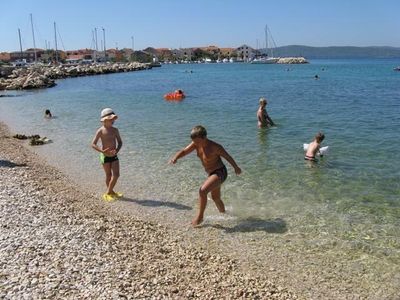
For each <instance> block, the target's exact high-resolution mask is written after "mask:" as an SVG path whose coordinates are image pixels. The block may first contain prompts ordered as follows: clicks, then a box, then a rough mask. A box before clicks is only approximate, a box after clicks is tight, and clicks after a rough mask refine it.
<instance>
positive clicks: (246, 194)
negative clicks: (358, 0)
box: [0, 60, 400, 260]
mask: <svg viewBox="0 0 400 300" xmlns="http://www.w3.org/2000/svg"><path fill="white" fill-rule="evenodd" d="M399 64H400V61H399V60H397V61H396V60H312V61H311V63H310V64H307V65H251V64H245V63H234V64H190V65H189V64H182V65H163V66H162V67H161V68H154V69H152V70H147V71H140V72H131V73H119V74H108V75H101V76H92V77H80V78H71V79H65V80H59V81H58V82H57V83H58V85H57V86H56V87H54V88H50V89H44V90H37V91H28V92H9V93H8V94H10V93H11V94H18V95H20V97H10V98H8V97H3V98H0V105H1V110H0V118H1V120H4V121H5V122H7V123H8V124H10V125H11V127H12V129H13V130H14V131H18V132H20V133H24V134H27V135H28V134H40V135H42V136H47V137H48V138H50V139H51V140H52V141H53V143H51V144H49V145H46V146H43V147H41V148H39V147H38V148H35V149H37V151H38V152H39V154H41V155H43V156H44V157H46V158H47V159H48V160H49V161H50V162H51V163H53V164H55V165H56V166H59V167H61V168H62V169H64V170H66V172H67V173H68V174H69V175H70V176H71V178H73V179H74V180H75V181H77V182H80V184H82V185H83V186H88V187H89V186H91V187H93V189H95V190H97V191H98V195H99V196H100V195H101V193H102V191H104V189H105V188H104V186H103V185H104V183H103V181H104V174H103V171H102V169H101V166H100V163H99V159H98V154H97V153H96V152H95V151H93V150H92V149H91V148H90V142H91V140H92V138H93V136H94V134H95V132H96V130H97V128H98V127H99V126H100V125H101V124H100V120H99V119H100V111H101V110H102V109H103V108H105V107H111V108H112V109H113V110H114V111H115V113H116V114H117V115H118V120H117V121H116V123H115V126H116V127H118V128H119V130H120V133H121V137H122V139H123V143H124V144H123V148H122V150H121V152H120V154H119V157H120V164H121V178H120V181H119V184H118V186H117V187H118V189H117V190H120V191H123V192H124V193H125V195H126V197H128V198H129V199H134V201H136V203H138V204H144V205H146V204H149V206H152V204H155V203H165V204H168V205H166V206H165V207H167V208H168V209H169V210H170V211H171V212H172V215H169V216H168V217H169V218H174V216H175V219H177V220H181V219H183V220H182V222H185V223H186V222H187V221H188V220H187V219H186V216H185V217H184V218H181V217H179V216H180V213H181V210H180V208H183V210H185V209H186V208H187V209H190V208H192V207H194V208H195V203H196V201H197V193H198V188H199V187H200V185H201V183H202V182H203V180H204V179H205V178H206V174H205V172H204V170H203V168H202V166H201V164H200V162H199V161H198V158H197V157H196V155H195V154H191V155H188V156H187V157H185V158H183V159H181V160H179V161H178V163H177V164H176V165H173V166H172V165H169V164H168V161H169V159H170V158H171V157H172V156H173V155H174V154H175V153H176V151H178V150H180V149H181V148H183V147H185V146H186V145H187V144H189V143H190V137H189V135H190V130H191V128H192V127H194V126H195V125H199V124H201V125H203V126H205V127H206V129H207V131H208V137H209V138H210V139H212V140H214V141H216V142H218V143H220V144H221V145H223V146H224V148H225V149H226V150H227V151H228V152H229V153H230V154H231V156H232V157H233V158H234V159H235V161H236V162H237V163H238V165H239V166H240V167H241V168H242V171H243V173H242V174H241V175H240V176H236V175H235V174H234V171H233V168H231V166H230V165H229V164H228V163H227V166H228V172H229V177H228V179H227V181H226V182H225V183H224V185H223V187H222V197H223V200H224V201H225V204H226V206H227V208H228V211H229V217H227V219H228V220H230V221H232V220H234V221H233V222H235V220H237V222H240V220H281V221H282V222H284V228H283V230H291V231H292V232H301V233H302V234H307V233H310V234H315V235H320V234H326V235H332V236H335V238H336V239H337V240H338V241H343V242H346V241H353V240H358V241H368V242H369V243H370V245H369V247H370V249H374V250H376V251H378V252H379V251H386V254H387V253H389V254H390V255H394V257H395V258H396V259H397V260H399V257H400V254H399V250H400V234H399V230H398V228H399V225H400V221H399V220H400V151H399V148H400V143H399V139H400V133H399V127H400V73H399V72H395V71H393V67H394V66H396V65H399ZM315 75H318V76H319V79H315ZM178 88H179V89H183V90H184V91H185V93H186V95H187V97H186V98H185V99H184V100H183V101H182V102H168V101H165V100H164V99H163V95H164V94H165V93H167V92H171V91H173V90H175V89H178ZM261 96H263V97H266V98H267V99H268V105H267V111H268V113H269V115H270V117H271V118H272V119H273V121H274V122H275V123H276V126H275V127H271V128H267V129H258V128H257V119H256V112H257V109H258V99H259V97H261ZM45 109H50V110H51V112H52V113H53V115H55V116H56V118H54V119H51V120H46V119H44V118H43V115H44V110H45ZM318 131H323V132H324V133H325V136H326V137H325V140H324V141H323V144H322V145H323V146H326V145H328V146H329V150H330V151H329V154H328V155H326V156H325V157H323V158H322V159H320V160H319V162H318V163H315V164H313V163H309V162H306V161H304V159H303V157H304V152H303V143H309V142H310V141H312V139H313V137H314V135H315V134H316V133H317V132H318ZM128 204H129V203H128V202H127V203H126V205H128ZM156 206H157V205H156ZM210 206H211V205H210ZM165 207H164V206H162V205H159V206H158V207H156V210H158V211H162V210H163V209H164V208H165ZM194 213H195V212H194V211H191V212H190V213H189V214H190V215H193V214H194ZM206 216H207V218H208V219H207V220H208V221H209V222H213V220H215V221H220V219H219V217H218V213H217V211H216V210H215V209H214V208H210V207H209V208H208V209H207V212H206ZM253 225H254V226H257V222H254V224H253ZM250 226H252V225H251V224H250Z"/></svg>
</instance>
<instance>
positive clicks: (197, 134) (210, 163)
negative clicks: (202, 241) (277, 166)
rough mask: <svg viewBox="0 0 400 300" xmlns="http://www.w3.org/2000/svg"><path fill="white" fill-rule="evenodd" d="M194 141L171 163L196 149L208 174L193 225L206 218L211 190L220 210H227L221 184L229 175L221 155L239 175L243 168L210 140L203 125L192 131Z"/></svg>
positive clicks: (201, 188)
mask: <svg viewBox="0 0 400 300" xmlns="http://www.w3.org/2000/svg"><path fill="white" fill-rule="evenodd" d="M190 138H191V139H192V142H191V143H190V144H189V145H188V146H186V148H184V149H182V150H180V151H178V152H177V153H176V154H175V156H174V157H173V158H172V159H171V161H170V163H172V164H175V163H176V162H177V160H178V159H179V158H182V157H184V156H186V155H188V154H189V153H191V152H193V151H194V150H196V152H197V156H198V157H199V158H200V161H201V163H202V164H203V167H204V169H205V171H206V172H207V174H208V177H207V179H206V180H205V181H204V183H203V185H202V186H201V187H200V190H199V212H198V214H197V216H196V217H195V218H194V219H193V221H192V224H193V226H196V225H199V224H200V223H201V222H202V221H203V218H204V211H205V209H206V205H207V194H208V193H210V192H211V197H212V199H213V200H214V202H215V205H216V206H217V208H218V210H219V212H221V213H224V212H225V205H224V203H223V202H222V200H221V184H222V183H223V182H224V181H225V179H226V178H227V176H228V172H227V170H226V167H225V165H224V164H223V162H222V160H221V157H223V158H224V159H226V160H227V161H228V162H229V163H230V164H231V165H232V167H233V168H234V169H235V173H236V174H237V175H239V174H240V173H241V172H242V170H241V169H240V168H239V167H238V165H237V164H236V162H235V161H234V160H233V158H232V157H231V156H230V155H229V154H228V153H227V152H226V151H225V149H224V147H222V146H221V145H219V144H217V143H215V142H213V141H211V140H209V139H208V138H207V131H206V129H205V128H204V127H203V126H196V127H194V128H193V129H192V131H191V133H190Z"/></svg>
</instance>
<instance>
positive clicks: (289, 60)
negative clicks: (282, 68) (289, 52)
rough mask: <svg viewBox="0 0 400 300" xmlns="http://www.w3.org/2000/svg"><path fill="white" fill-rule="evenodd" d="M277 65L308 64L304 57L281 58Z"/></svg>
mask: <svg viewBox="0 0 400 300" xmlns="http://www.w3.org/2000/svg"><path fill="white" fill-rule="evenodd" d="M277 64H308V61H307V60H306V59H305V58H304V57H281V58H279V60H278V62H277Z"/></svg>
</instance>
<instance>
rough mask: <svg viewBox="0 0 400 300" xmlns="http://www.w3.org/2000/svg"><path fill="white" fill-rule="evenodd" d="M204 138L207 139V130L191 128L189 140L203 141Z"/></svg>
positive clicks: (198, 127)
mask: <svg viewBox="0 0 400 300" xmlns="http://www.w3.org/2000/svg"><path fill="white" fill-rule="evenodd" d="M206 137H207V130H206V129H205V128H204V127H203V126H201V125H198V126H195V127H193V129H192V131H191V132H190V138H191V139H192V140H194V139H198V138H200V139H205V138H206Z"/></svg>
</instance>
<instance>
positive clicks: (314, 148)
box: [304, 132, 325, 162]
mask: <svg viewBox="0 0 400 300" xmlns="http://www.w3.org/2000/svg"><path fill="white" fill-rule="evenodd" d="M324 139H325V135H324V134H323V133H322V132H318V133H317V134H316V135H315V138H314V140H313V141H312V142H311V143H310V144H309V145H308V148H307V151H306V155H305V156H304V159H305V160H309V161H314V162H315V161H317V159H316V158H315V155H316V154H317V153H318V151H319V149H320V148H321V143H322V141H323V140H324Z"/></svg>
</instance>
